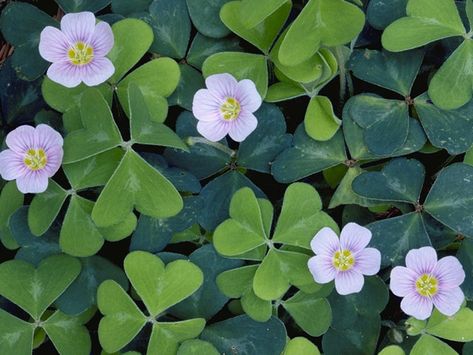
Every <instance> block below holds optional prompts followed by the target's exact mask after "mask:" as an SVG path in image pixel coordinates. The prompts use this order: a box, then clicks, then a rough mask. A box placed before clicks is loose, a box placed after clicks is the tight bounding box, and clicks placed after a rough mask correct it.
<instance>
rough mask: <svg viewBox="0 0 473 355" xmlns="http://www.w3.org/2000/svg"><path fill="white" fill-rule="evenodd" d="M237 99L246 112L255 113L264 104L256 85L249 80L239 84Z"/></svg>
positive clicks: (236, 93) (236, 92)
mask: <svg viewBox="0 0 473 355" xmlns="http://www.w3.org/2000/svg"><path fill="white" fill-rule="evenodd" d="M235 99H236V100H237V101H238V102H239V103H240V105H241V107H242V108H243V109H244V110H247V111H249V112H255V111H256V110H258V109H259V108H260V106H261V104H262V102H263V100H262V99H261V95H260V94H259V93H258V90H256V86H255V83H253V81H251V80H249V79H245V80H242V81H240V82H238V84H237V88H236V91H235Z"/></svg>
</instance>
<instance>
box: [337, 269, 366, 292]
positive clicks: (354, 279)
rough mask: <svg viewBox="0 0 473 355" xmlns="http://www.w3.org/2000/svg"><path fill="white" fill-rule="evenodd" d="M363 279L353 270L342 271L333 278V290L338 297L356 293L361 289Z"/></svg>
mask: <svg viewBox="0 0 473 355" xmlns="http://www.w3.org/2000/svg"><path fill="white" fill-rule="evenodd" d="M364 283H365V279H364V277H363V275H362V274H360V273H359V272H357V271H355V270H353V269H352V270H348V271H342V272H339V273H338V274H337V276H335V289H336V290H337V292H338V293H339V294H340V295H349V294H352V293H358V292H360V291H361V289H362V288H363V284H364Z"/></svg>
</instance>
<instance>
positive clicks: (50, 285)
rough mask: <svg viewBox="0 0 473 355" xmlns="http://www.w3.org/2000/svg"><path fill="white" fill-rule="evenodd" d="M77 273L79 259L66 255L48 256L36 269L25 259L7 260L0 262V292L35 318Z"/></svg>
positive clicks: (37, 318) (37, 317) (78, 270)
mask: <svg viewBox="0 0 473 355" xmlns="http://www.w3.org/2000/svg"><path fill="white" fill-rule="evenodd" d="M79 272H80V262H79V260H77V259H74V258H72V257H70V256H66V255H54V256H50V257H48V258H47V259H44V260H43V261H42V262H41V263H40V264H39V266H38V268H36V269H35V268H34V266H33V265H31V264H29V263H27V262H25V261H22V260H9V261H6V262H4V263H2V264H0V295H2V296H3V297H5V298H6V299H8V300H10V301H11V302H13V303H15V304H16V305H18V306H19V307H21V308H22V309H23V310H25V311H26V312H28V313H29V314H30V315H31V317H33V319H35V320H39V319H40V317H41V315H42V314H43V313H44V311H45V310H46V309H47V308H48V307H49V306H50V305H51V304H52V303H53V302H54V300H56V298H58V297H59V296H60V295H61V294H62V293H63V292H64V290H65V289H66V288H67V287H68V286H69V285H70V284H71V283H72V281H74V279H75V278H76V277H77V275H79Z"/></svg>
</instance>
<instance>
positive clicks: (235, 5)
mask: <svg viewBox="0 0 473 355" xmlns="http://www.w3.org/2000/svg"><path fill="white" fill-rule="evenodd" d="M264 1H267V0H264ZM264 1H259V2H256V3H255V2H251V4H252V9H251V11H249V12H246V13H244V12H243V10H242V8H244V7H245V6H246V7H247V6H248V5H245V1H231V2H229V3H227V4H225V5H224V6H223V7H222V9H221V11H220V18H221V19H222V21H223V23H224V24H225V25H226V26H227V27H228V28H230V30H232V32H234V33H236V34H237V35H238V36H239V37H241V38H243V39H245V40H247V41H248V42H250V43H251V44H253V45H254V46H255V47H257V48H259V49H260V50H261V51H262V52H263V53H265V54H268V53H269V49H270V48H271V46H272V44H273V42H274V40H275V39H276V36H277V35H278V33H279V31H280V30H281V27H282V26H283V25H284V23H285V22H286V20H287V17H288V16H289V13H290V11H291V7H292V4H291V2H290V1H289V2H288V1H287V0H277V1H280V2H281V4H280V6H279V7H278V8H277V9H275V11H274V12H273V13H271V14H270V15H269V16H268V17H267V18H266V19H263V20H262V21H261V23H258V24H257V26H256V25H255V26H256V27H255V26H246V23H245V22H246V21H247V19H248V18H249V17H250V16H248V15H249V14H254V13H255V10H256V9H254V6H255V5H259V4H261V3H262V2H264ZM253 27H254V28H253Z"/></svg>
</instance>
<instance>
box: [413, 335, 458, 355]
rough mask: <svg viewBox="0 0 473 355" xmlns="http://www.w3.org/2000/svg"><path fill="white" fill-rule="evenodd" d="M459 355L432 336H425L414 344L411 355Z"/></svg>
mask: <svg viewBox="0 0 473 355" xmlns="http://www.w3.org/2000/svg"><path fill="white" fill-rule="evenodd" d="M425 354H429V355H458V353H457V352H456V351H455V350H453V349H452V348H451V347H450V346H449V345H447V344H446V343H444V342H443V341H441V340H439V339H437V338H434V337H433V336H431V335H427V334H424V335H422V336H421V337H420V339H419V340H417V342H416V343H415V344H414V347H413V348H412V350H411V352H410V355H425Z"/></svg>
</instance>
